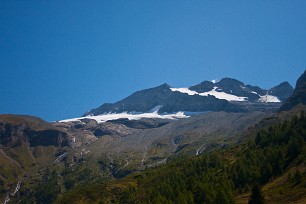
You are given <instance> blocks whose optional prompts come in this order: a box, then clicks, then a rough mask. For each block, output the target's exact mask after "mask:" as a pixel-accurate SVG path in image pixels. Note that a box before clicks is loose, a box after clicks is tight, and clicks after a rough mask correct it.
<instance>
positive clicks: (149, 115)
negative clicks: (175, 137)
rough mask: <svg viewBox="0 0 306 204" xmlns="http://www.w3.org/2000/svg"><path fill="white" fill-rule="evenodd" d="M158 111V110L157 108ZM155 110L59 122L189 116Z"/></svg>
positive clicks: (99, 121)
mask: <svg viewBox="0 0 306 204" xmlns="http://www.w3.org/2000/svg"><path fill="white" fill-rule="evenodd" d="M157 111H158V110H157ZM157 111H155V112H151V113H141V114H131V113H127V112H123V113H110V114H104V115H97V116H85V117H80V118H72V119H66V120H61V121H59V122H72V121H81V120H82V119H85V118H86V119H93V120H95V121H97V122H98V123H104V122H106V121H109V120H117V119H120V118H128V119H129V120H140V119H142V118H160V119H170V120H175V119H180V118H188V117H189V116H187V115H185V114H184V112H177V113H173V114H162V115H160V114H158V113H157Z"/></svg>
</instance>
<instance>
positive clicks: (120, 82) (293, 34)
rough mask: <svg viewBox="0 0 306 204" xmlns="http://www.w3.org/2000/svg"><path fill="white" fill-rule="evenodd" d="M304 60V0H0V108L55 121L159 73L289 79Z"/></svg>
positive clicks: (156, 80) (186, 78)
mask: <svg viewBox="0 0 306 204" xmlns="http://www.w3.org/2000/svg"><path fill="white" fill-rule="evenodd" d="M305 69H306V1H305V0H301V1H297V0H288V1H281V0H277V1H276V0H266V1H264V0H260V1H259V0H258V1H254V0H252V1H251V0H250V1H247V0H241V1H239V0H237V1H228V0H224V1H221V0H217V1H215V0H210V1H207V0H198V1H195V0H191V1H186V0H181V1H179V0H175V1H173V0H171V1H167V0H148V1H147V0H146V1H144V0H139V1H133V0H122V1H119V0H116V1H114V0H104V1H103V0H97V1H76V0H70V1H65V0H58V1H56V0H53V1H39V0H37V1H30V0H29V1H21V0H20V1H18V0H15V1H9V0H8V1H6V0H0V70H1V72H0V73H1V75H0V77H1V78H0V97H1V98H0V113H13V114H29V115H35V116H39V117H41V118H43V119H45V120H48V121H53V120H60V119H66V118H71V117H77V116H80V115H82V114H83V113H84V112H86V111H87V110H89V109H92V108H95V107H97V106H99V105H101V104H103V103H105V102H115V101H118V100H120V99H123V98H124V97H126V96H128V95H130V94H131V93H133V92H135V91H137V90H141V89H145V88H149V87H154V86H157V85H160V84H162V83H165V82H167V83H169V84H170V85H172V86H173V87H186V86H190V85H193V84H196V83H199V82H202V81H204V80H211V79H220V78H223V77H232V78H236V79H238V80H240V81H242V82H244V83H246V84H252V85H258V86H260V87H263V88H270V87H273V86H275V85H277V84H279V83H281V82H283V81H289V83H291V84H292V85H293V86H295V82H296V79H297V78H298V77H299V75H301V74H302V72H303V71H304V70H305Z"/></svg>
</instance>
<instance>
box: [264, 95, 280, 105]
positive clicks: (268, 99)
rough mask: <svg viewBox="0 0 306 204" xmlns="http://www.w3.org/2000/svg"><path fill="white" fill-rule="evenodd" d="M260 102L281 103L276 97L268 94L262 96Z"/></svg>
mask: <svg viewBox="0 0 306 204" xmlns="http://www.w3.org/2000/svg"><path fill="white" fill-rule="evenodd" d="M259 101H260V102H264V103H280V102H281V101H280V100H279V99H278V98H277V97H276V96H272V95H268V94H267V95H264V96H260V99H259Z"/></svg>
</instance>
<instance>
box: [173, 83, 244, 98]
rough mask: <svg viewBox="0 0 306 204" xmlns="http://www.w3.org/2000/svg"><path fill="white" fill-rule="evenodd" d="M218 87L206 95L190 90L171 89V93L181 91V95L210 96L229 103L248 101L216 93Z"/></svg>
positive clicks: (205, 93) (223, 93)
mask: <svg viewBox="0 0 306 204" xmlns="http://www.w3.org/2000/svg"><path fill="white" fill-rule="evenodd" d="M217 88H218V87H216V86H215V87H214V88H213V89H212V90H211V91H207V92H204V93H198V92H196V91H192V90H190V89H189V88H170V89H171V91H179V92H181V93H186V94H188V95H200V96H208V95H212V96H214V97H216V98H218V99H225V100H227V101H247V100H248V98H247V97H240V96H235V95H232V94H228V93H225V92H219V91H216V89H217Z"/></svg>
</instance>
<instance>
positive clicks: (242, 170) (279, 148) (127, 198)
mask: <svg viewBox="0 0 306 204" xmlns="http://www.w3.org/2000/svg"><path fill="white" fill-rule="evenodd" d="M305 124H306V115H305V114H304V113H301V114H299V115H298V116H296V117H294V118H293V119H292V120H289V121H285V122H283V123H280V124H275V125H273V126H271V127H270V128H268V129H262V130H260V131H259V132H258V134H257V136H256V138H255V140H252V141H249V142H248V143H245V144H240V145H238V146H236V147H233V148H229V149H226V150H221V151H216V152H214V153H212V154H205V155H201V156H198V157H193V158H188V159H181V160H178V161H174V162H170V163H167V164H166V165H163V166H160V167H157V168H152V169H148V170H146V171H144V172H140V173H137V174H132V175H130V176H128V177H126V178H123V179H120V180H115V181H111V182H109V183H106V184H101V183H100V182H93V183H91V184H89V185H86V187H84V186H80V187H77V188H76V189H73V190H71V191H70V192H68V193H66V194H65V195H64V196H63V197H61V198H60V199H59V203H98V202H105V203H224V204H227V203H235V200H236V201H237V203H247V202H248V200H249V198H250V190H251V187H252V186H253V185H254V184H260V185H261V186H263V188H262V191H263V195H264V197H265V200H266V202H267V203H303V202H304V201H305V200H306V188H305V181H306V174H305V170H306V163H305V159H306V158H305V154H304V152H305V150H306V145H305V139H306V138H305V135H303V136H301V135H300V134H298V133H300V132H303V133H304V132H305V131H306V127H305ZM289 134H290V137H288V135H289Z"/></svg>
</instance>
